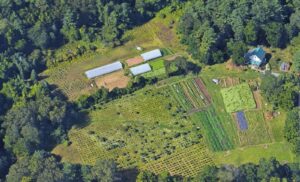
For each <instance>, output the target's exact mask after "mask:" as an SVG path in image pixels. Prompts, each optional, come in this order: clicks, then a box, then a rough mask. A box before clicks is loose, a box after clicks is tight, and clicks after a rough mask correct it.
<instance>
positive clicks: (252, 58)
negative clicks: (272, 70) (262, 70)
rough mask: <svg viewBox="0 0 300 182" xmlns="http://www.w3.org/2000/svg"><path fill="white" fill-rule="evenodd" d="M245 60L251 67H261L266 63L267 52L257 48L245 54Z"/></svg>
mask: <svg viewBox="0 0 300 182" xmlns="http://www.w3.org/2000/svg"><path fill="white" fill-rule="evenodd" d="M245 58H246V60H247V62H248V63H250V64H251V65H256V66H260V65H261V64H263V63H265V62H266V52H265V51H264V50H263V48H262V47H257V48H255V49H252V50H250V51H249V52H248V53H247V54H245ZM257 58H258V59H257Z"/></svg>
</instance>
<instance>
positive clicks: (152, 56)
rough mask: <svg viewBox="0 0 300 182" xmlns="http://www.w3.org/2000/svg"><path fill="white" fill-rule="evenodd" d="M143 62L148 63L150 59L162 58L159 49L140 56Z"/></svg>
mask: <svg viewBox="0 0 300 182" xmlns="http://www.w3.org/2000/svg"><path fill="white" fill-rule="evenodd" d="M141 56H142V58H143V59H144V61H149V60H151V59H155V58H159V57H162V53H161V51H160V50H159V49H155V50H153V51H149V52H146V53H144V54H141Z"/></svg>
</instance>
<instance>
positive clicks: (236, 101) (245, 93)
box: [221, 83, 256, 113]
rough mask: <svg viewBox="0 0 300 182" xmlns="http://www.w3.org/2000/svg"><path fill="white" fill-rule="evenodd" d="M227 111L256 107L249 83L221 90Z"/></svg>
mask: <svg viewBox="0 0 300 182" xmlns="http://www.w3.org/2000/svg"><path fill="white" fill-rule="evenodd" d="M221 94H222V96H223V100H224V103H225V108H226V111H227V112H229V113H231V112H235V111H242V110H247V109H254V108H255V107H256V104H255V101H254V98H253V94H252V92H251V89H250V87H249V85H248V84H247V83H242V84H239V85H236V86H233V87H230V88H224V89H222V90H221Z"/></svg>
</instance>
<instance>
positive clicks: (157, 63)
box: [143, 59, 166, 78]
mask: <svg viewBox="0 0 300 182" xmlns="http://www.w3.org/2000/svg"><path fill="white" fill-rule="evenodd" d="M164 62H165V61H164V60H162V59H158V60H154V61H149V64H150V66H151V69H152V70H151V72H148V73H145V74H143V76H144V77H145V78H152V77H164V76H166V68H165V63H164Z"/></svg>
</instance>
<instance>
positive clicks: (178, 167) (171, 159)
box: [142, 143, 214, 176]
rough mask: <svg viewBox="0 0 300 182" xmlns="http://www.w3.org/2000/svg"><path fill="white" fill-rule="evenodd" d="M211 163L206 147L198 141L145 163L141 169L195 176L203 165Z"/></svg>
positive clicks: (158, 172) (157, 172)
mask: <svg viewBox="0 0 300 182" xmlns="http://www.w3.org/2000/svg"><path fill="white" fill-rule="evenodd" d="M213 164H214V162H213V159H212V157H211V155H210V152H209V150H208V148H207V147H206V146H205V144H204V143H200V144H197V145H194V146H192V147H189V148H186V149H184V150H181V151H179V152H176V153H174V154H172V155H170V156H168V157H166V158H162V159H160V160H158V161H154V162H151V163H149V164H146V165H145V166H144V167H143V168H142V169H143V170H147V171H151V172H154V173H155V174H161V173H162V172H166V171H167V172H169V173H170V174H171V175H181V176H196V175H197V174H198V173H199V172H200V171H201V170H202V169H203V168H204V167H205V166H207V165H213Z"/></svg>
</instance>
